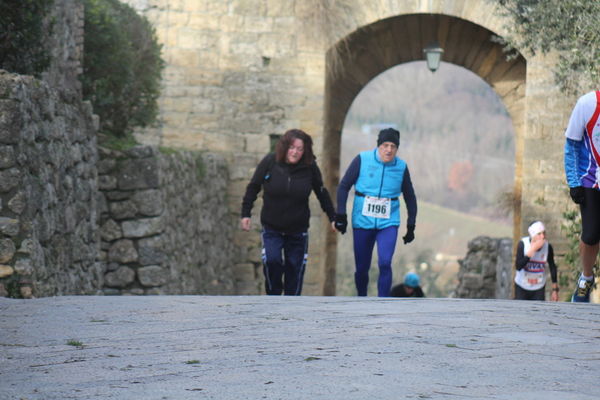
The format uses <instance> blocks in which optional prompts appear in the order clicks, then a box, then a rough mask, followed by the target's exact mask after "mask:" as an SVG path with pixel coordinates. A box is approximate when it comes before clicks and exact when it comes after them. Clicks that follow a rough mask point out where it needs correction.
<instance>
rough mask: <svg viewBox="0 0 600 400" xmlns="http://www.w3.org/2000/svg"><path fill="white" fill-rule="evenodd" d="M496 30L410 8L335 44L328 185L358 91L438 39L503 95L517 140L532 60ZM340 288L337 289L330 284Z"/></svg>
mask: <svg viewBox="0 0 600 400" xmlns="http://www.w3.org/2000/svg"><path fill="white" fill-rule="evenodd" d="M493 36H494V33H493V32H491V31H489V30H488V29H485V28H483V27H481V26H479V25H477V24H474V23H472V22H469V21H466V20H464V19H461V18H457V17H451V16H447V15H440V14H408V15H402V16H396V17H391V18H387V19H385V20H381V21H377V22H375V23H373V24H371V25H368V26H365V27H362V28H360V29H358V30H357V31H355V32H353V33H352V34H350V35H349V36H347V37H346V38H344V39H342V40H341V41H340V42H339V43H337V44H336V45H335V46H334V47H333V48H332V49H330V50H329V52H328V56H327V60H328V69H327V79H326V87H325V127H324V156H325V158H326V160H328V161H329V163H328V164H327V168H325V172H324V175H325V179H326V182H327V186H328V187H335V186H336V185H337V182H339V179H340V173H339V154H340V139H341V132H342V127H343V124H344V119H345V116H346V114H347V112H348V110H349V108H350V105H351V104H352V101H353V100H354V98H355V97H356V96H357V95H358V93H359V92H360V91H361V90H362V89H363V88H364V87H365V86H366V85H367V84H368V82H369V81H370V80H371V79H372V78H374V77H375V76H377V75H379V74H380V73H382V72H383V71H385V70H387V69H389V68H392V67H394V66H396V65H398V64H402V63H405V62H410V61H416V60H422V59H423V54H422V50H423V48H425V46H427V44H428V43H431V42H433V41H437V42H438V43H439V44H440V46H441V47H442V48H443V49H444V57H443V59H444V61H446V62H449V63H453V64H456V65H460V66H462V67H464V68H466V69H469V70H471V71H472V72H474V73H475V74H477V75H479V76H480V77H481V78H482V79H483V80H485V81H486V82H487V83H488V84H489V85H490V86H491V87H492V88H493V89H494V90H495V91H496V92H497V93H498V95H499V97H500V98H501V99H502V100H503V102H504V104H505V106H506V108H507V110H508V112H509V113H510V116H511V118H512V120H513V124H514V127H515V133H516V136H517V137H516V138H515V142H518V141H519V137H520V136H521V135H522V129H523V127H524V123H523V119H524V109H523V103H524V95H525V80H526V62H525V59H524V58H523V57H522V56H521V55H518V56H517V57H515V58H512V59H511V60H507V58H506V56H505V54H504V52H503V50H502V47H501V45H499V44H498V43H496V42H494V41H492V37H493ZM516 157H517V158H516V160H515V162H516V165H517V168H516V169H515V170H516V172H517V175H516V177H515V178H516V179H515V187H514V193H515V203H514V210H513V211H514V216H515V218H514V220H515V233H516V234H517V235H518V232H519V229H520V193H521V190H520V182H521V179H520V178H521V177H520V176H519V175H518V174H520V172H521V169H520V168H519V167H518V166H519V165H521V163H522V153H517V154H516ZM327 235H328V236H331V238H330V239H329V240H327V246H332V247H331V248H329V247H328V249H327V251H326V252H325V254H326V255H327V261H326V263H325V265H327V266H328V267H329V266H335V264H336V262H335V258H334V257H335V243H336V239H335V234H334V233H332V232H328V233H327ZM326 276H327V281H326V287H329V286H333V287H334V283H332V282H331V281H330V279H333V280H334V279H335V270H332V271H327V272H326ZM327 291H328V292H334V291H335V290H334V289H327Z"/></svg>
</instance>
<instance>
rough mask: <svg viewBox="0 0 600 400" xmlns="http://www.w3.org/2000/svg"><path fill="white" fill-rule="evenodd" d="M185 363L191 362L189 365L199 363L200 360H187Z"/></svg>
mask: <svg viewBox="0 0 600 400" xmlns="http://www.w3.org/2000/svg"><path fill="white" fill-rule="evenodd" d="M185 363H186V364H191V365H193V364H200V360H188V361H186V362H185Z"/></svg>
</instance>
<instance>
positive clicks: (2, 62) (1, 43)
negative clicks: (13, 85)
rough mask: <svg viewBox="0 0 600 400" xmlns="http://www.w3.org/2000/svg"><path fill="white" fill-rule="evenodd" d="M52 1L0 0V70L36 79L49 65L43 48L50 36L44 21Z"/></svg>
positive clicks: (46, 22) (46, 19)
mask: <svg viewBox="0 0 600 400" xmlns="http://www.w3.org/2000/svg"><path fill="white" fill-rule="evenodd" d="M53 3H54V0H2V1H0V68H2V69H5V70H7V71H10V72H14V73H17V74H23V75H35V76H38V75H39V74H40V73H41V72H43V71H45V70H46V69H47V68H48V66H49V65H50V55H49V53H48V49H47V48H46V47H45V46H44V43H45V42H46V39H47V38H48V37H49V36H50V35H49V33H50V32H51V23H50V21H49V19H48V18H47V16H48V13H49V11H50V8H51V6H52V4H53Z"/></svg>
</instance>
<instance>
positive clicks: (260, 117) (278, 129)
mask: <svg viewBox="0 0 600 400" xmlns="http://www.w3.org/2000/svg"><path fill="white" fill-rule="evenodd" d="M126 1H127V3H129V4H131V5H132V6H134V7H135V8H136V9H137V10H139V11H140V12H142V13H144V14H145V15H146V16H147V17H148V19H149V20H150V21H151V23H152V24H153V25H154V26H155V27H156V31H157V34H158V38H159V41H160V42H161V43H162V44H163V55H164V58H165V60H166V62H167V66H166V69H165V73H164V77H163V94H162V96H161V98H160V100H159V106H160V119H161V125H160V126H158V127H155V128H152V129H146V130H145V131H144V132H141V134H140V135H139V138H140V139H141V140H142V141H143V142H144V143H147V144H160V145H162V146H168V147H176V148H177V147H179V148H185V149H189V150H202V151H207V152H214V153H219V154H222V155H223V156H224V158H225V159H226V160H227V161H228V168H229V180H230V181H229V185H228V193H227V195H228V204H227V207H228V208H229V212H230V215H231V221H230V223H231V224H237V223H238V219H239V207H240V206H239V205H240V203H241V198H242V196H243V193H244V189H245V186H246V184H247V183H248V180H249V178H250V176H251V174H252V172H253V170H254V168H255V166H256V164H257V163H258V161H259V160H260V159H261V158H262V157H263V156H264V155H265V153H266V152H267V151H268V149H269V137H270V135H273V134H278V133H282V132H284V131H285V130H286V129H289V128H293V127H299V128H301V129H304V130H306V131H307V132H309V133H310V134H311V135H312V136H313V139H314V141H315V150H316V154H317V157H318V162H319V164H320V166H321V169H322V170H323V173H324V175H325V178H326V183H327V186H328V188H329V189H330V190H331V191H334V190H335V187H336V185H337V180H338V179H339V166H338V165H339V139H340V138H339V135H340V132H341V127H342V124H343V120H344V116H345V113H346V112H347V110H348V107H349V106H350V104H351V102H352V99H353V98H354V97H355V96H356V95H357V94H358V92H359V91H360V89H361V88H362V87H364V86H365V85H366V84H367V83H368V82H369V80H370V79H371V78H373V77H374V76H376V75H377V74H378V73H380V72H383V71H384V70H386V69H388V68H390V67H392V66H394V65H397V64H401V63H403V62H407V61H412V60H417V59H422V53H421V51H422V49H423V47H424V46H425V45H426V44H427V43H428V41H429V40H431V39H437V40H438V41H439V42H440V44H441V45H442V47H443V48H444V49H445V53H444V60H445V61H446V62H450V63H454V64H456V65H460V66H463V67H465V68H467V69H469V70H471V71H473V72H474V73H475V74H477V75H479V76H480V77H481V78H483V79H484V80H485V81H487V82H488V83H489V84H490V86H491V87H492V88H493V89H494V90H495V91H496V92H497V93H498V95H499V96H500V97H501V98H502V100H503V102H504V105H505V107H506V108H507V110H508V112H509V113H510V115H511V118H512V121H513V126H514V129H515V131H516V137H515V146H516V147H515V157H516V165H515V193H516V198H517V201H516V202H515V212H514V214H515V223H514V239H517V238H518V237H519V236H520V234H521V232H523V231H524V225H525V224H526V221H528V220H530V219H533V218H536V219H543V220H544V221H545V222H546V225H547V227H548V231H549V232H550V240H551V241H552V243H553V244H554V247H555V249H556V250H557V252H558V253H560V252H561V251H563V252H564V249H565V245H566V239H565V238H564V237H563V235H562V233H561V231H560V225H561V218H562V215H561V214H562V211H563V210H565V209H566V208H567V207H568V205H569V202H568V193H567V190H566V188H565V185H564V177H563V175H564V173H563V168H562V147H563V140H564V139H563V135H562V133H563V131H564V127H565V125H566V122H567V120H568V117H569V112H570V110H571V107H572V105H573V103H574V100H575V99H574V98H573V97H570V98H569V97H566V96H564V95H562V94H561V93H560V92H559V89H558V87H557V85H556V84H555V83H554V81H553V75H552V67H553V65H554V60H555V55H552V54H551V55H549V56H544V55H539V54H537V55H531V54H523V55H522V56H519V57H517V58H515V59H512V60H510V61H507V60H506V58H505V56H504V54H503V53H502V49H501V47H500V46H499V45H498V44H496V43H494V42H492V41H490V40H489V39H490V37H491V36H492V35H494V34H495V35H498V36H500V37H503V36H506V35H507V33H508V32H510V31H511V27H510V24H511V21H509V20H507V19H506V18H504V17H503V16H502V15H501V13H500V12H499V11H498V7H499V5H498V3H497V2H495V1H488V0H397V1H389V0H373V1H368V2H361V1H358V0H343V1H342V0H340V1H336V2H325V1H320V0H310V1H309V0H306V1H301V0H201V1H199V0H178V1H165V0H126ZM317 6H319V7H325V6H327V7H330V8H329V9H324V8H320V9H318V8H317ZM332 7H333V8H335V7H338V8H337V9H332ZM324 12H334V13H335V15H333V17H332V18H330V19H327V18H325V19H323V18H321V19H319V18H309V17H307V16H311V15H312V16H313V17H314V16H315V15H320V14H323V13H324ZM332 21H334V22H335V24H332V23H331V22H332ZM349 50H350V51H349ZM333 63H335V64H336V66H337V67H340V66H341V67H342V68H331V66H332V65H333ZM258 207H260V203H259V202H257V204H255V212H254V215H258V212H257V210H258ZM311 209H312V210H313V216H312V217H311V231H310V236H311V244H310V249H309V251H310V256H309V264H310V266H309V269H308V270H307V273H306V276H305V285H304V294H312V295H333V294H335V279H334V268H335V267H333V266H334V265H335V241H336V238H335V236H334V235H333V234H332V233H329V232H328V230H329V229H328V224H327V221H326V220H325V218H324V217H323V216H322V213H321V212H320V209H319V206H318V203H317V202H316V201H313V202H311ZM254 219H255V220H258V218H254ZM255 222H258V221H255ZM255 227H256V230H255V231H254V232H252V233H250V234H247V233H243V232H240V231H238V232H236V233H234V236H233V238H232V240H233V241H234V243H235V248H236V254H235V258H236V260H237V261H236V265H235V271H236V274H237V276H239V277H240V278H239V280H238V286H237V292H238V293H239V294H259V293H264V291H263V288H262V286H261V285H262V283H261V282H262V272H261V267H260V236H259V233H258V224H256V226H255Z"/></svg>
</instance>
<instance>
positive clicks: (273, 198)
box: [241, 129, 335, 296]
mask: <svg viewBox="0 0 600 400" xmlns="http://www.w3.org/2000/svg"><path fill="white" fill-rule="evenodd" d="M261 189H263V207H262V210H261V213H260V222H261V224H262V234H261V237H262V243H263V248H262V260H263V271H264V274H265V288H266V292H267V294H270V295H280V294H282V292H283V294H285V295H295V296H299V295H300V294H301V292H302V282H303V279H304V270H305V268H306V261H307V258H308V225H309V219H310V209H309V208H308V198H309V196H310V193H311V192H312V191H314V192H315V194H316V195H317V198H318V199H319V202H320V203H321V208H322V209H323V211H324V212H325V213H326V214H327V216H328V217H329V221H331V222H333V221H334V220H335V210H334V208H333V203H332V202H331V198H330V197H329V192H328V191H327V189H325V186H323V178H322V177H321V171H320V170H319V167H318V166H317V162H316V161H315V156H314V154H313V151H312V139H311V137H310V136H309V135H308V134H307V133H305V132H304V131H302V130H300V129H291V130H289V131H287V132H286V133H285V134H284V135H283V136H282V137H281V139H279V142H277V146H276V148H275V153H270V154H268V155H267V156H266V157H264V158H263V159H262V161H261V162H260V163H259V164H258V166H257V167H256V170H255V172H254V175H253V176H252V179H251V180H250V183H249V184H248V186H247V188H246V194H245V195H244V198H243V200H242V220H241V227H242V229H243V230H245V231H249V230H250V225H251V220H250V217H251V211H252V205H253V204H254V201H255V200H256V197H257V195H258V193H259V192H260V190H261Z"/></svg>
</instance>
